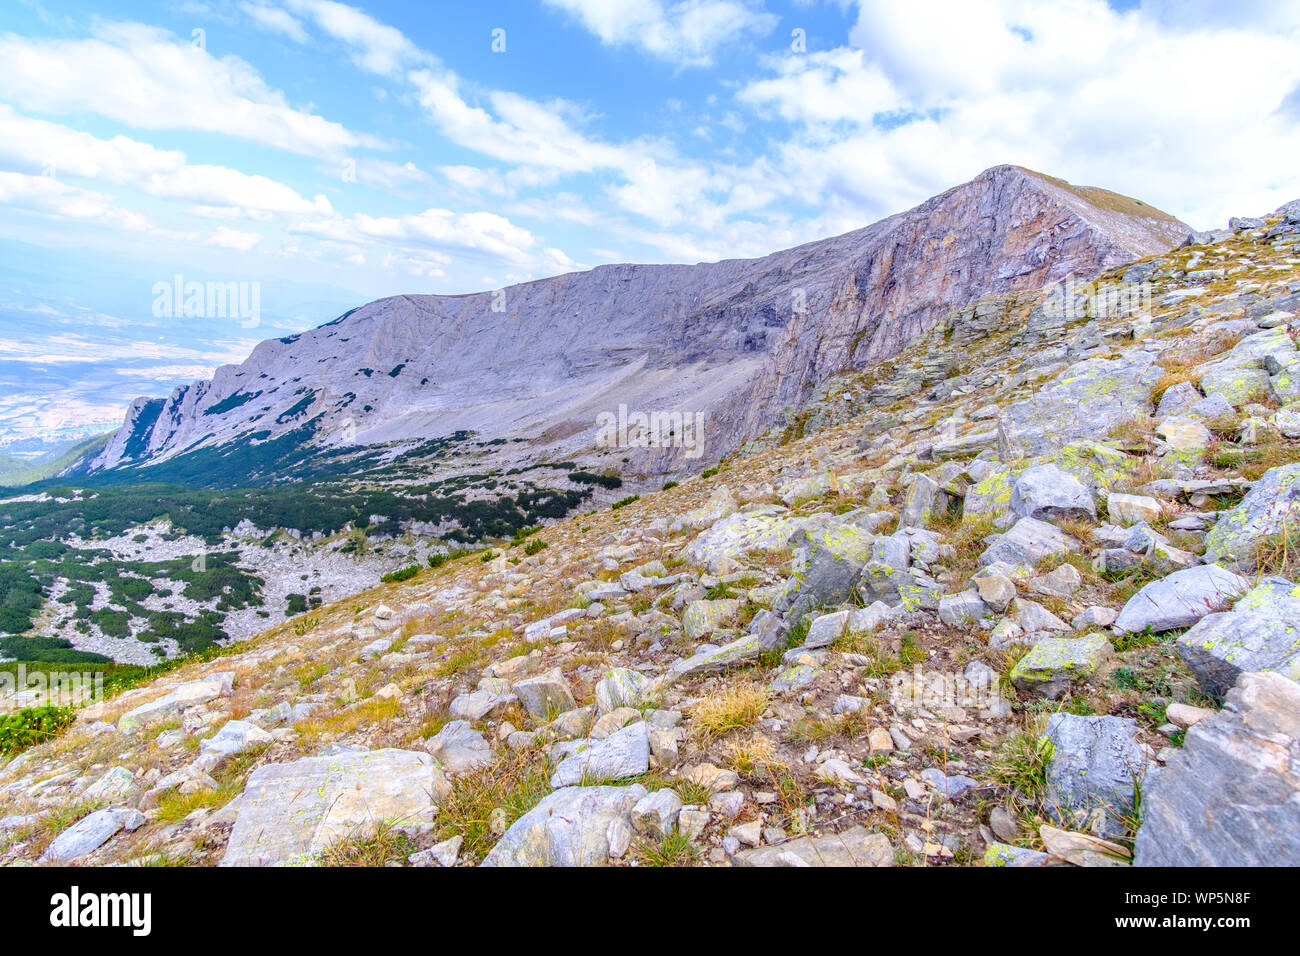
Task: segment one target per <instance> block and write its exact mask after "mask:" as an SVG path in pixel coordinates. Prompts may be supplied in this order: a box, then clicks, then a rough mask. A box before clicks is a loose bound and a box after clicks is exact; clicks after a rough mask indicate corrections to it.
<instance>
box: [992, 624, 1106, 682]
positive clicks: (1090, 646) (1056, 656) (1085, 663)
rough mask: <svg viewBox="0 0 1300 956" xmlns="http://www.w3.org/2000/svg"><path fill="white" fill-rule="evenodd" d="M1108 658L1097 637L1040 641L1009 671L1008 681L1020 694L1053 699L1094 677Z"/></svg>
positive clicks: (1055, 638) (1049, 638) (1104, 647)
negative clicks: (1009, 679)
mask: <svg viewBox="0 0 1300 956" xmlns="http://www.w3.org/2000/svg"><path fill="white" fill-rule="evenodd" d="M1110 657H1111V646H1110V641H1108V640H1106V638H1104V637H1103V636H1102V635H1100V634H1089V635H1087V636H1086V637H1077V638H1071V637H1044V638H1041V639H1039V640H1038V641H1037V642H1036V643H1035V644H1034V646H1033V647H1032V648H1030V649H1029V653H1028V654H1026V655H1025V656H1024V657H1022V658H1020V660H1018V661H1017V662H1016V664H1015V666H1014V667H1013V668H1011V675H1010V676H1011V681H1012V683H1014V684H1015V685H1016V687H1018V688H1019V689H1021V690H1024V691H1029V692H1032V693H1037V694H1041V695H1042V696H1044V697H1050V698H1057V697H1060V696H1061V695H1062V694H1063V693H1065V692H1066V691H1067V690H1069V689H1070V687H1071V686H1073V685H1074V684H1075V683H1077V682H1079V681H1086V680H1090V679H1092V678H1093V677H1094V676H1096V674H1097V672H1098V671H1099V670H1100V669H1101V667H1102V665H1103V664H1105V663H1106V661H1107V660H1109V659H1110Z"/></svg>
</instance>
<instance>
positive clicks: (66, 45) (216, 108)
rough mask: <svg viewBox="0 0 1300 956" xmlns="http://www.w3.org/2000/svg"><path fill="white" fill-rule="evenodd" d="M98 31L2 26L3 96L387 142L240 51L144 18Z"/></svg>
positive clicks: (48, 106)
mask: <svg viewBox="0 0 1300 956" xmlns="http://www.w3.org/2000/svg"><path fill="white" fill-rule="evenodd" d="M94 33H95V35H94V36H93V37H91V38H87V39H63V38H58V39H36V38H28V37H20V36H16V35H14V34H11V33H8V34H4V35H0V62H3V63H4V64H5V78H4V84H3V86H0V97H3V98H4V99H7V100H8V101H10V102H11V103H15V104H17V105H19V106H20V107H22V108H23V109H24V110H26V111H28V112H32V113H53V114H69V113H82V112H87V111H89V112H93V113H98V114H100V115H101V116H105V117H108V118H109V119H112V120H116V121H117V122H120V123H123V124H125V125H127V126H132V127H136V128H139V129H197V130H203V131H205V132H211V133H220V134H222V135H226V136H234V137H239V138H243V139H249V140H253V141H256V142H259V143H263V144H267V145H270V146H273V147H276V148H278V149H284V150H288V151H290V152H295V153H301V154H304V155H314V156H340V155H342V153H343V152H344V151H345V150H348V149H352V148H356V147H362V146H371V147H377V146H382V145H384V144H383V143H382V142H381V141H379V140H377V139H375V138H374V137H370V136H366V135H363V134H358V133H353V132H351V131H350V130H348V129H345V128H344V127H343V126H342V125H340V124H339V123H335V122H332V121H330V120H326V119H324V118H323V117H320V116H318V115H316V114H315V113H311V112H307V111H304V110H299V109H295V108H293V107H291V106H290V105H289V104H288V103H287V102H286V101H285V98H284V95H283V94H282V93H280V92H279V91H277V90H273V89H271V88H270V87H268V86H267V85H266V82H265V81H264V80H263V79H262V77H261V75H260V74H259V73H258V72H257V71H256V70H254V69H253V68H252V67H251V66H249V65H248V64H247V63H245V62H244V61H243V60H241V59H239V58H238V57H235V56H224V57H221V58H217V57H215V56H213V55H211V54H210V53H208V52H207V51H206V50H203V49H197V48H195V47H194V46H192V45H190V44H189V43H186V42H184V41H182V40H180V39H179V38H177V37H176V36H175V35H174V34H171V33H168V32H167V31H165V30H160V29H157V28H155V27H150V26H145V25H143V24H139V23H105V24H97V26H96V28H95V31H94ZM107 78H111V81H110V80H108V79H107Z"/></svg>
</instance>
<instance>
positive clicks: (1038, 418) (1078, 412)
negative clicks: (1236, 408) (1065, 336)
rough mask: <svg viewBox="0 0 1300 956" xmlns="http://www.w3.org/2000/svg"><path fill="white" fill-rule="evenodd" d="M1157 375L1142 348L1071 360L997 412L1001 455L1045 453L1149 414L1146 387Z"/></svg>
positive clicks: (1019, 455) (1005, 456)
mask: <svg viewBox="0 0 1300 956" xmlns="http://www.w3.org/2000/svg"><path fill="white" fill-rule="evenodd" d="M1162 374H1163V373H1162V372H1161V369H1160V367H1159V366H1157V365H1155V364H1154V359H1153V358H1152V356H1151V355H1149V354H1147V353H1146V352H1135V353H1129V354H1126V355H1124V356H1123V357H1121V358H1118V359H1104V358H1091V359H1086V360H1084V361H1082V362H1076V363H1075V364H1074V365H1071V366H1070V367H1069V368H1067V369H1065V370H1064V371H1063V372H1061V374H1060V375H1058V376H1057V377H1056V379H1055V380H1054V381H1053V382H1051V383H1050V384H1048V385H1047V386H1045V387H1043V388H1040V389H1039V390H1038V391H1037V392H1035V393H1034V394H1033V395H1032V396H1030V397H1029V398H1027V399H1024V400H1023V401H1019V402H1014V403H1013V404H1011V405H1008V406H1007V407H1006V408H1004V409H1003V410H1002V413H1001V414H1000V415H999V416H998V448H999V451H1000V453H1001V456H1002V458H1003V459H1004V460H1008V461H1009V460H1012V459H1015V458H1032V457H1034V456H1036V455H1044V454H1048V453H1050V452H1052V451H1054V450H1057V449H1059V448H1061V447H1062V446H1064V445H1066V444H1068V443H1069V442H1072V441H1078V440H1080V439H1086V438H1094V437H1096V436H1098V435H1105V434H1107V433H1108V432H1109V431H1110V430H1111V429H1113V428H1114V427H1115V426H1117V425H1119V424H1121V423H1123V422H1125V421H1128V420H1130V419H1133V418H1136V417H1138V416H1140V415H1147V414H1150V412H1151V391H1152V389H1153V388H1154V387H1155V385H1156V383H1157V382H1158V381H1160V376H1161V375H1162Z"/></svg>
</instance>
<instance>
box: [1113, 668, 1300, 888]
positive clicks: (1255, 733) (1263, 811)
mask: <svg viewBox="0 0 1300 956" xmlns="http://www.w3.org/2000/svg"><path fill="white" fill-rule="evenodd" d="M1133 862H1134V865H1135V866H1224V867H1229V866H1300V685H1298V684H1296V683H1295V682H1293V681H1290V680H1287V679H1286V678H1284V677H1282V676H1281V675H1279V674H1271V673H1247V674H1243V675H1242V677H1241V679H1240V680H1239V682H1238V683H1237V685H1236V687H1234V688H1233V689H1232V690H1231V691H1230V692H1229V693H1228V699H1227V703H1226V706H1225V707H1224V709H1223V711H1222V712H1221V713H1219V714H1218V715H1217V716H1215V717H1211V718H1208V719H1206V720H1202V721H1200V722H1198V723H1197V724H1195V725H1194V726H1192V727H1191V728H1189V729H1188V731H1187V738H1186V741H1185V742H1184V745H1183V747H1182V749H1181V750H1179V751H1178V752H1177V753H1176V754H1175V755H1174V756H1173V757H1172V758H1171V759H1170V760H1169V761H1168V763H1167V764H1166V765H1165V766H1164V767H1163V768H1161V769H1159V770H1157V771H1153V772H1152V773H1151V775H1150V776H1149V777H1148V778H1147V781H1146V783H1145V785H1144V787H1143V792H1142V826H1141V828H1140V829H1139V830H1138V834H1137V842H1136V844H1135V846H1134V860H1133Z"/></svg>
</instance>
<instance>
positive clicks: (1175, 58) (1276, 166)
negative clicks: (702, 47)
mask: <svg viewBox="0 0 1300 956" xmlns="http://www.w3.org/2000/svg"><path fill="white" fill-rule="evenodd" d="M1160 6H1161V9H1160V10H1159V11H1158V12H1159V13H1160V15H1161V18H1157V17H1155V16H1153V15H1151V14H1150V13H1148V12H1147V11H1143V10H1134V11H1130V12H1125V13H1119V12H1116V11H1115V10H1113V9H1112V8H1110V7H1109V6H1108V5H1107V4H1105V3H1104V2H1102V0H1071V2H1069V3H1061V4H1041V3H1033V2H1029V0H942V2H937V3H935V4H934V5H933V7H932V9H931V10H930V12H929V14H928V15H927V16H925V17H917V16H916V12H915V6H914V4H912V3H909V2H903V0H861V2H860V3H859V11H858V19H857V23H856V25H855V26H854V28H853V30H852V31H851V36H850V39H851V43H850V45H849V46H845V47H840V48H837V49H834V50H831V51H828V52H824V53H812V54H804V55H795V54H790V55H786V56H782V57H776V58H770V59H768V60H766V61H765V66H766V68H767V70H768V73H769V75H768V76H766V77H762V78H759V79H755V80H753V81H752V82H750V83H749V84H748V85H746V86H745V87H744V88H743V89H742V90H741V91H740V92H739V94H738V98H739V99H740V101H741V102H743V103H745V104H747V105H749V106H751V107H752V108H754V109H755V110H757V111H759V112H760V113H762V114H764V115H766V116H767V117H768V118H772V119H778V118H779V119H781V120H784V121H786V122H789V123H793V124H795V127H796V128H795V130H794V131H793V132H792V133H790V134H788V135H785V136H783V137H782V139H781V141H779V142H775V143H774V144H773V152H772V156H771V162H772V167H773V169H774V170H775V171H776V172H777V173H778V174H779V178H780V179H783V180H784V181H785V182H788V183H795V184H798V189H799V190H800V192H801V195H799V196H798V198H799V199H801V200H802V202H804V203H805V204H806V205H808V206H811V207H820V208H822V209H825V210H827V211H828V212H830V213H832V214H838V213H842V212H844V211H849V210H858V211H860V213H862V214H865V215H866V216H869V217H870V218H875V217H876V216H879V215H883V214H887V213H889V212H895V211H898V210H899V209H902V208H906V206H908V205H911V204H913V203H915V202H918V201H920V200H921V199H923V198H925V197H927V196H929V195H933V194H934V193H936V192H939V191H941V190H942V189H944V188H946V187H948V186H951V185H952V184H954V183H958V182H962V181H964V180H966V179H969V178H970V177H971V176H972V175H974V174H975V173H977V172H979V171H980V170H981V169H984V168H987V167H989V166H994V165H998V164H1001V163H1017V164H1020V165H1024V166H1029V167H1031V168H1035V169H1039V170H1041V171H1043V172H1047V173H1051V174H1053V175H1058V176H1065V177H1066V178H1069V179H1070V180H1072V181H1075V182H1079V183H1085V184H1089V185H1102V186H1106V187H1108V188H1111V189H1116V190H1118V191H1122V192H1126V193H1129V194H1131V195H1135V196H1138V197H1140V198H1142V199H1144V200H1146V201H1149V202H1152V203H1154V204H1156V205H1157V206H1160V207H1162V208H1165V209H1166V210H1168V211H1170V212H1173V213H1175V214H1176V215H1180V216H1182V217H1183V218H1185V219H1187V220H1188V221H1189V222H1191V223H1192V224H1193V225H1197V226H1201V227H1204V226H1208V225H1214V224H1222V223H1223V222H1224V221H1225V220H1226V218H1227V216H1228V215H1233V214H1236V215H1241V214H1249V213H1258V212H1263V211H1267V210H1270V209H1272V208H1274V207H1275V206H1277V205H1278V204H1279V203H1281V202H1282V201H1285V200H1287V199H1289V198H1293V197H1294V196H1296V195H1300V175H1297V172H1296V167H1295V163H1294V159H1293V157H1294V156H1295V155H1296V153H1297V150H1300V130H1298V129H1297V124H1296V123H1295V122H1294V120H1293V119H1291V118H1288V117H1286V116H1285V115H1284V114H1283V113H1282V112H1281V111H1280V110H1279V107H1280V106H1281V105H1282V103H1283V101H1284V98H1285V97H1286V95H1287V94H1288V92H1289V91H1291V90H1293V89H1295V88H1296V86H1297V83H1300V9H1298V8H1296V7H1295V6H1294V5H1291V6H1290V7H1289V11H1288V9H1287V8H1284V7H1283V6H1282V5H1266V6H1267V7H1268V9H1267V10H1264V11H1263V12H1261V13H1260V15H1259V16H1258V17H1255V18H1251V17H1245V18H1243V19H1242V20H1241V22H1240V23H1219V24H1216V25H1215V26H1214V27H1213V28H1205V27H1202V26H1199V25H1197V24H1195V23H1194V22H1192V21H1191V20H1190V18H1188V17H1186V16H1185V12H1184V14H1179V13H1178V11H1177V9H1176V8H1173V7H1169V6H1167V5H1160ZM1175 16H1177V17H1178V19H1177V23H1176V24H1175V23H1173V22H1172V18H1174V17H1175ZM1215 63H1250V64H1251V67H1250V69H1240V70H1232V71H1231V80H1228V79H1227V78H1226V77H1225V75H1224V74H1223V73H1222V71H1220V70H1217V69H1214V68H1212V67H1211V66H1210V65H1211V64H1215ZM773 188H774V189H778V190H779V189H780V186H779V184H776V183H775V182H774V184H773ZM864 221H865V220H864Z"/></svg>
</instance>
